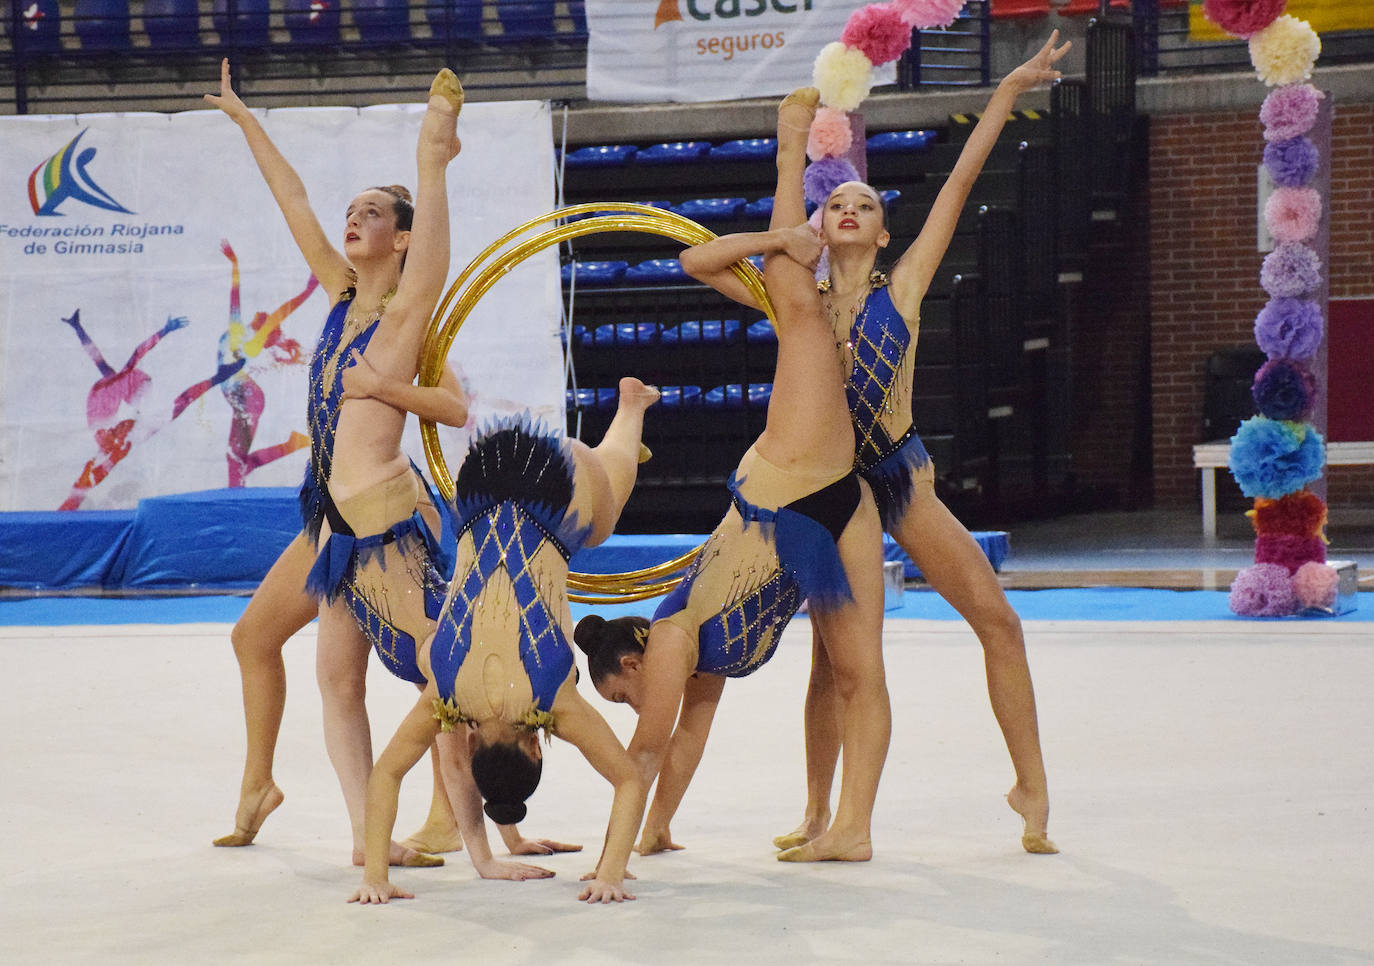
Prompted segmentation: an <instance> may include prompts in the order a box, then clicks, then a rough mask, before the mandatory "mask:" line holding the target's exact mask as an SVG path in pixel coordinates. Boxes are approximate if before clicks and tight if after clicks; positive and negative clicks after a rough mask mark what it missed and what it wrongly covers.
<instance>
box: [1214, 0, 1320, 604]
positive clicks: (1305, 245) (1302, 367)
mask: <svg viewBox="0 0 1374 966" xmlns="http://www.w3.org/2000/svg"><path fill="white" fill-rule="evenodd" d="M1285 3H1286V0H1204V3H1203V12H1204V13H1205V14H1206V16H1207V18H1208V19H1209V20H1211V21H1212V22H1213V23H1215V24H1216V25H1217V26H1219V27H1220V28H1221V29H1222V30H1225V31H1226V32H1227V33H1229V34H1232V35H1233V36H1236V37H1241V38H1246V39H1248V40H1249V44H1250V61H1251V63H1252V64H1253V65H1254V67H1255V72H1256V74H1257V75H1258V76H1259V79H1260V80H1261V81H1263V82H1264V83H1265V84H1267V85H1269V86H1270V87H1272V88H1273V90H1272V91H1271V92H1270V93H1269V95H1268V96H1267V97H1266V98H1265V100H1264V104H1263V106H1262V107H1261V108H1260V123H1261V124H1263V126H1264V141H1265V147H1264V152H1263V164H1264V170H1265V172H1266V174H1267V175H1268V178H1269V180H1270V181H1271V182H1272V183H1273V185H1274V188H1273V191H1272V193H1271V194H1270V195H1269V198H1268V200H1267V202H1266V204H1265V208H1264V223H1265V227H1266V229H1267V230H1268V232H1269V234H1270V236H1271V237H1272V238H1273V240H1274V248H1273V250H1272V251H1271V252H1270V253H1269V254H1268V255H1266V256H1265V258H1264V261H1263V263H1262V264H1261V266H1260V272H1259V283H1260V287H1261V288H1263V289H1264V291H1265V292H1266V294H1268V296H1269V301H1268V302H1267V303H1266V304H1265V306H1264V308H1262V309H1261V310H1260V313H1259V315H1258V316H1257V317H1256V319H1255V341H1256V343H1258V345H1259V347H1260V348H1261V349H1263V350H1264V352H1265V355H1266V356H1268V359H1267V361H1266V362H1265V363H1264V365H1263V366H1261V367H1260V369H1259V371H1258V372H1257V373H1255V381H1254V385H1253V390H1252V391H1253V394H1254V399H1255V408H1256V409H1257V410H1258V415H1256V416H1254V417H1252V418H1250V419H1247V420H1246V421H1245V422H1243V423H1241V425H1240V428H1239V429H1238V430H1237V431H1236V435H1235V436H1233V437H1232V438H1231V452H1230V460H1229V463H1230V469H1231V474H1232V476H1234V477H1235V479H1236V482H1237V483H1238V484H1239V485H1240V488H1241V492H1243V493H1244V494H1245V495H1246V496H1248V497H1252V498H1254V501H1255V504H1254V508H1253V509H1251V510H1250V511H1248V512H1247V514H1246V516H1248V517H1249V518H1250V521H1251V523H1252V525H1253V526H1254V529H1255V563H1254V566H1252V567H1247V568H1246V569H1244V570H1242V571H1241V572H1240V573H1239V574H1237V575H1236V579H1235V582H1234V583H1232V585H1231V596H1230V606H1231V610H1232V611H1234V612H1235V613H1237V614H1240V615H1242V616H1246V617H1283V616H1287V615H1290V614H1295V613H1298V612H1300V611H1307V610H1313V611H1315V612H1319V613H1320V612H1326V613H1330V612H1331V610H1332V607H1333V605H1334V604H1335V600H1336V590H1337V583H1338V575H1337V573H1336V571H1335V570H1334V569H1333V568H1331V567H1329V566H1327V565H1326V562H1325V561H1326V535H1325V527H1326V502H1325V500H1324V499H1323V496H1324V494H1325V485H1324V483H1325V481H1324V469H1325V463H1326V453H1325V444H1324V442H1323V440H1322V435H1321V429H1322V427H1323V426H1324V424H1325V415H1326V406H1325V386H1324V382H1325V373H1326V357H1325V340H1324V332H1325V318H1326V298H1327V282H1326V264H1325V262H1326V251H1327V219H1326V218H1325V217H1324V211H1323V207H1324V202H1325V197H1326V195H1327V194H1328V193H1329V172H1330V144H1331V136H1330V133H1331V106H1330V101H1329V100H1328V99H1327V98H1326V97H1325V95H1323V94H1322V92H1321V91H1319V90H1317V89H1316V88H1315V87H1313V86H1312V85H1311V84H1309V83H1307V81H1308V80H1309V79H1310V78H1311V76H1312V68H1313V66H1314V65H1315V63H1316V60H1317V56H1318V55H1319V54H1320V53H1321V40H1320V38H1319V37H1318V36H1317V34H1316V32H1315V31H1314V30H1313V29H1312V28H1311V26H1310V25H1308V24H1307V23H1306V22H1305V21H1303V20H1299V19H1298V18H1296V17H1292V16H1288V15H1286V14H1284V13H1283V10H1284V6H1285Z"/></svg>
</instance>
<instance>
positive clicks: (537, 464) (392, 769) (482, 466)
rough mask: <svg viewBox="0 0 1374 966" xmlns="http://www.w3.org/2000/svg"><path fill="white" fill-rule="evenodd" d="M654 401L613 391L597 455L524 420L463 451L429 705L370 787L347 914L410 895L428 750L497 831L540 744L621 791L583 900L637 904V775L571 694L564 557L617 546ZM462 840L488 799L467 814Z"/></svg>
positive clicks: (430, 662) (631, 386)
mask: <svg viewBox="0 0 1374 966" xmlns="http://www.w3.org/2000/svg"><path fill="white" fill-rule="evenodd" d="M657 399H658V392H657V390H654V389H651V388H649V387H646V386H645V385H644V384H643V383H641V382H640V381H639V380H637V379H633V378H629V377H626V378H624V379H621V380H620V403H619V407H618V409H617V412H616V415H615V418H614V419H613V420H612V421H611V425H610V427H609V429H608V430H607V431H606V436H605V438H604V439H603V440H602V441H601V443H600V444H599V445H598V446H597V447H596V448H595V449H592V448H589V447H587V446H586V445H584V444H583V443H581V442H579V441H577V440H566V439H561V438H560V437H558V436H557V435H555V434H554V433H552V432H550V431H549V430H548V429H546V428H544V427H542V426H540V425H538V424H535V423H532V422H530V421H529V420H528V418H526V417H515V418H512V419H505V420H499V421H497V422H495V423H494V424H492V425H491V426H489V427H487V428H486V429H484V431H482V432H481V433H479V434H478V436H477V437H476V438H474V440H473V441H472V443H471V444H470V445H469V447H468V452H467V456H466V458H465V459H464V460H463V465H462V468H461V469H460V470H459V473H458V477H457V480H456V481H455V500H456V508H457V517H458V520H459V521H460V522H459V536H458V551H457V558H458V563H457V567H456V568H455V569H454V574H453V581H452V583H451V586H450V588H449V595H448V599H447V600H446V601H445V602H444V606H443V611H442V613H441V614H440V617H439V623H438V628H437V630H436V632H435V634H434V636H433V638H432V639H431V640H429V641H428V642H426V643H425V645H424V646H423V647H422V649H421V654H420V666H421V668H422V669H423V672H424V675H425V677H426V678H427V679H428V680H429V684H428V685H427V686H426V688H425V691H424V694H423V695H422V696H421V698H420V701H419V702H418V703H417V704H416V705H415V707H414V709H413V710H412V711H411V712H410V714H409V715H407V716H406V718H405V720H404V721H403V722H402V723H401V726H400V728H399V730H398V731H397V732H396V735H395V737H394V738H392V740H391V743H390V744H388V745H387V747H386V750H385V751H383V752H382V755H381V757H379V758H378V759H377V765H376V767H375V768H374V769H373V772H372V778H371V780H370V781H369V782H368V790H367V864H366V867H365V869H364V872H363V883H362V885H361V886H360V887H359V888H358V890H357V891H356V892H355V893H354V894H353V896H352V898H351V899H350V901H356V902H361V903H369V902H387V901H389V900H390V899H393V898H406V899H409V898H412V893H410V892H407V891H404V890H402V889H401V888H400V887H399V886H397V885H396V884H395V883H392V882H391V881H390V880H389V878H388V875H387V862H386V852H387V843H388V842H389V841H390V837H391V829H392V826H393V825H394V823H395V820H396V804H397V795H398V793H399V790H400V784H401V779H402V777H403V776H404V775H405V774H406V772H407V771H409V770H410V768H411V767H412V766H413V765H414V764H415V762H416V761H418V760H419V758H420V757H421V756H422V755H423V754H424V752H425V749H426V748H428V747H429V745H430V744H431V743H432V742H433V741H434V740H435V737H436V735H440V737H441V739H447V740H452V741H453V743H454V745H455V746H456V748H455V751H456V754H457V756H459V757H461V758H462V759H463V760H464V762H468V763H470V773H471V776H472V778H473V780H474V781H475V783H476V786H477V788H478V789H479V790H480V792H481V797H484V798H485V799H486V800H487V801H486V805H485V811H486V813H487V814H488V815H489V816H490V817H491V818H492V819H493V820H494V821H496V822H498V823H502V824H514V823H515V822H518V821H519V820H520V819H522V818H523V817H524V815H525V804H524V803H525V800H526V799H527V798H528V797H529V796H530V795H531V794H532V793H533V792H534V790H535V788H536V787H537V786H538V784H539V778H540V774H541V771H542V768H543V755H542V751H541V749H540V746H539V732H540V731H541V730H543V731H544V732H545V734H546V735H552V736H557V737H559V738H562V739H564V740H566V741H568V742H571V743H572V744H573V745H575V746H577V748H578V749H579V750H580V751H581V752H582V753H583V755H584V756H586V758H587V761H588V762H589V763H590V764H591V765H592V767H593V768H595V769H596V770H597V771H598V772H599V773H601V775H603V776H604V777H605V778H606V779H607V780H608V781H610V782H611V784H612V785H613V786H614V788H615V794H614V799H613V802H612V806H611V816H610V821H609V823H608V826H607V830H606V840H605V845H604V848H603V851H602V854H601V857H600V858H599V860H598V861H597V865H596V869H595V872H594V873H592V874H591V875H590V876H589V877H588V878H591V879H593V880H594V881H591V882H590V883H589V884H588V885H587V886H585V887H584V888H583V889H582V891H581V893H580V894H579V896H578V898H579V899H582V900H586V901H588V902H612V901H615V902H619V901H622V900H625V899H633V898H634V896H633V895H632V894H631V893H629V892H628V891H626V889H625V886H624V878H625V875H626V872H625V866H626V863H627V862H628V860H629V855H630V851H631V847H632V846H633V844H634V837H635V832H636V831H637V830H638V828H639V820H640V817H641V816H642V814H643V809H644V793H643V791H642V789H641V785H640V777H639V775H638V773H637V771H636V769H635V768H634V766H633V765H632V763H631V761H630V758H629V756H628V755H627V754H626V753H625V749H624V747H623V746H622V745H621V744H620V742H619V740H618V739H617V738H616V737H615V733H614V732H612V731H611V728H610V726H609V725H607V724H606V722H605V720H604V719H603V718H602V717H601V715H600V714H598V713H597V711H596V710H595V709H594V708H593V707H592V706H591V705H590V704H589V703H588V702H587V701H586V699H584V698H583V697H582V695H581V694H580V693H579V692H578V690H577V668H576V666H575V664H574V661H573V652H572V648H571V646H570V644H569V642H568V632H569V630H570V629H571V626H572V617H571V614H570V612H569V608H568V596H567V579H568V560H569V558H570V557H571V556H572V555H573V554H574V553H576V552H577V551H578V550H579V549H581V548H582V547H588V546H594V545H596V544H598V543H600V542H602V541H603V540H605V539H606V537H608V536H609V535H610V533H611V531H612V529H613V528H614V527H615V522H616V520H617V519H618V518H619V516H620V511H621V510H622V509H623V508H624V506H625V501H626V500H627V499H628V498H629V495H630V490H631V489H632V487H633V486H634V481H635V476H636V472H637V464H638V461H639V458H640V456H641V446H640V435H641V431H642V429H643V423H644V410H645V409H646V408H648V406H650V405H652V404H653V402H654V401H655V400H657ZM455 805H456V807H457V808H458V811H459V816H458V817H459V824H460V825H461V826H462V827H463V830H464V834H465V835H466V834H467V829H468V827H469V826H470V825H472V824H480V822H481V812H482V805H481V798H479V797H477V796H476V795H470V796H468V797H466V798H465V799H464V800H463V802H462V803H461V804H460V803H459V802H458V799H457V797H455Z"/></svg>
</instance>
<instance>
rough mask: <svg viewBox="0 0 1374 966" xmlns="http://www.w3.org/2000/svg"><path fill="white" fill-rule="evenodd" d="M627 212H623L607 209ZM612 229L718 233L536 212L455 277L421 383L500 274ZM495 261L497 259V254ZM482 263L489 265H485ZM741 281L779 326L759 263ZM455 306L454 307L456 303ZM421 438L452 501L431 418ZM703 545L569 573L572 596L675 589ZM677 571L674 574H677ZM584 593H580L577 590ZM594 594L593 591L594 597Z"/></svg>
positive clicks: (678, 221)
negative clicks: (663, 557) (646, 561)
mask: <svg viewBox="0 0 1374 966" xmlns="http://www.w3.org/2000/svg"><path fill="white" fill-rule="evenodd" d="M606 212H623V214H606ZM582 214H590V215H591V216H592V217H589V218H583V219H580V220H578V221H571V222H564V223H563V224H561V225H555V226H554V227H552V228H545V229H543V230H542V231H539V232H538V233H536V234H534V235H532V236H531V237H528V238H524V239H523V240H519V241H517V240H518V239H520V238H521V236H523V235H525V234H527V233H528V232H530V231H531V230H532V229H534V228H536V227H537V226H539V225H542V224H545V223H546V222H550V221H558V220H559V219H564V218H568V217H570V216H573V215H582ZM610 231H638V232H644V233H646V234H653V235H661V236H664V237H667V238H672V239H675V240H677V241H680V242H682V243H684V244H687V245H700V244H702V243H704V242H708V241H710V240H712V239H713V238H715V237H716V235H715V233H714V232H712V231H710V230H709V229H707V228H704V227H702V226H701V225H699V224H697V223H696V222H694V221H692V220H691V219H690V218H686V217H684V216H682V215H679V214H676V213H675V212H671V211H665V210H663V209H662V208H653V207H650V206H648V205H637V204H631V203H623V202H609V203H591V204H581V205H570V206H568V207H565V208H559V209H556V210H554V211H551V212H549V213H548V214H546V215H542V216H540V217H538V218H533V219H531V220H529V221H527V222H525V223H524V224H522V225H518V226H517V227H515V228H513V229H511V230H510V231H508V232H506V234H504V235H502V236H501V237H500V238H498V239H497V240H496V241H494V242H492V243H491V244H490V245H488V246H487V247H486V248H484V249H483V250H482V251H481V252H480V253H479V254H478V255H477V257H476V258H474V259H473V260H472V261H471V262H469V263H468V265H467V267H465V268H464V269H463V270H462V271H461V272H460V273H459V274H458V277H457V278H456V279H454V281H453V284H452V285H450V286H449V288H448V291H447V292H446V293H445V294H444V298H443V300H442V301H441V302H440V303H439V307H438V309H436V310H435V313H434V317H433V318H432V319H431V320H430V323H429V329H428V331H427V332H426V333H425V345H424V349H423V350H422V352H421V357H420V378H419V381H420V385H422V386H437V385H438V384H439V380H440V378H441V377H442V375H443V372H444V365H445V362H446V361H447V359H448V353H449V350H450V349H451V348H452V347H453V340H454V339H455V338H456V337H457V335H458V330H459V329H460V328H462V325H463V323H464V322H465V321H466V320H467V317H468V315H469V314H470V313H471V312H472V310H473V308H474V307H475V306H476V305H477V303H478V302H479V301H480V300H481V299H482V296H484V295H486V293H487V292H488V291H489V290H490V289H491V287H492V286H493V285H495V284H496V282H497V280H498V279H499V278H500V277H501V276H503V275H505V274H507V273H508V272H510V271H511V269H513V268H514V267H515V266H517V265H519V264H520V263H521V262H523V261H525V259H527V258H529V257H530V256H531V255H533V254H535V253H536V252H540V251H543V250H544V249H545V248H548V247H549V246H550V245H557V244H559V243H560V242H563V241H567V240H570V239H573V238H581V237H583V236H584V235H596V234H602V233H604V232H610ZM492 259H494V260H492ZM489 260H491V261H490V262H489V264H486V265H485V267H483V265H484V263H487V262H488V261H489ZM732 270H733V271H734V273H735V275H736V276H737V277H738V278H739V280H740V281H741V282H742V283H743V284H744V285H745V287H746V288H748V290H749V293H750V294H751V295H753V296H754V298H755V300H756V301H757V302H758V304H759V305H760V306H761V307H762V308H763V311H764V312H765V313H766V314H767V316H768V318H769V320H770V321H772V322H773V324H774V325H776V324H777V320H776V318H775V317H774V315H773V305H772V302H770V301H769V299H768V292H767V290H766V289H765V288H764V284H763V275H762V273H760V272H759V270H758V268H757V266H755V265H754V264H753V263H752V262H749V261H739V262H736V263H735V265H733V266H732ZM450 305H451V306H452V308H450ZM420 437H421V439H422V440H423V441H424V447H425V460H426V462H428V463H429V470H430V473H431V474H433V476H434V483H435V485H436V486H437V487H438V488H439V492H440V493H441V494H442V495H443V497H444V499H445V500H447V501H449V502H452V501H453V496H454V484H453V476H452V474H451V473H450V472H449V468H448V462H447V461H446V460H445V459H444V453H443V450H442V448H441V447H440V444H439V432H438V427H437V426H436V425H435V423H434V421H433V420H425V419H422V420H420ZM700 549H701V548H700V547H697V548H696V549H694V550H691V551H690V552H688V553H685V554H683V555H682V556H680V557H677V558H675V559H673V560H669V561H666V562H665V563H662V564H658V565H657V566H654V567H648V568H645V569H643V570H636V571H630V572H628V573H619V574H583V573H576V572H571V573H569V574H568V589H569V591H570V593H569V594H568V599H569V600H574V601H578V602H579V603H630V602H632V601H636V600H644V599H646V598H649V597H657V596H659V595H660V594H665V593H667V592H668V591H670V590H672V589H673V588H674V587H676V586H677V585H678V584H679V583H680V582H681V580H682V575H681V573H680V571H682V570H684V569H685V568H686V567H687V565H688V564H690V563H691V562H692V559H693V558H694V557H696V555H697V552H698V551H699V550H700ZM674 574H676V576H672V575H674ZM576 591H580V592H582V593H576ZM588 595H592V596H588Z"/></svg>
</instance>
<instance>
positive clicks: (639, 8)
mask: <svg viewBox="0 0 1374 966" xmlns="http://www.w3.org/2000/svg"><path fill="white" fill-rule="evenodd" d="M862 6H865V4H864V3H862V2H855V0H587V30H588V40H587V96H588V97H589V98H591V99H592V100H596V101H677V102H682V103H695V102H699V101H728V100H736V99H739V98H745V97H768V96H771V95H774V94H785V93H787V92H788V91H790V90H792V89H793V88H796V87H802V86H805V85H807V84H810V83H811V67H812V63H813V62H814V61H815V59H816V55H817V54H818V53H820V51H821V48H822V47H824V46H825V45H826V44H828V43H830V42H831V41H835V40H839V39H840V33H841V32H842V31H843V30H844V25H845V21H847V20H848V19H849V15H850V14H851V13H853V12H854V11H855V10H857V9H858V8H860V7H862ZM895 79H896V67H895V66H894V65H892V64H888V65H886V66H884V67H879V68H877V69H876V70H874V71H873V83H874V84H875V85H877V84H890V83H892V82H893V81H894V80H895Z"/></svg>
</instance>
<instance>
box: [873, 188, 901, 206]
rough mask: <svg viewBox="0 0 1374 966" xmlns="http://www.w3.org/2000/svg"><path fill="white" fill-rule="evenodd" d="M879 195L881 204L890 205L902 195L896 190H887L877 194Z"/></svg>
mask: <svg viewBox="0 0 1374 966" xmlns="http://www.w3.org/2000/svg"><path fill="white" fill-rule="evenodd" d="M879 195H880V196H881V197H882V199H883V204H885V205H891V204H892V203H893V202H894V201H896V200H897V199H898V198H900V197H901V196H902V193H901V192H900V191H898V190H897V189H896V188H888V189H887V190H886V191H881V192H879Z"/></svg>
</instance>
